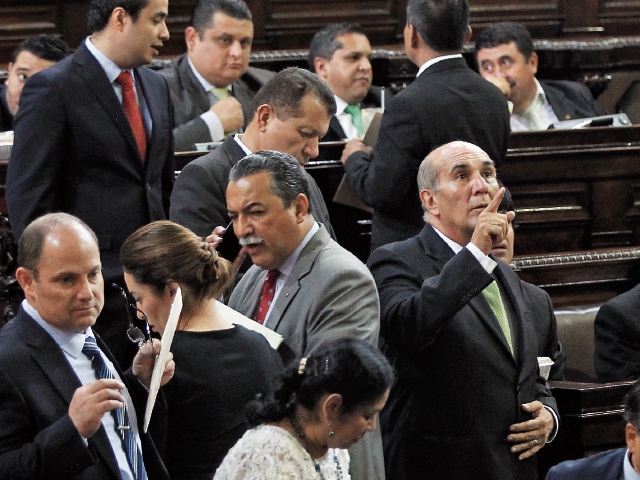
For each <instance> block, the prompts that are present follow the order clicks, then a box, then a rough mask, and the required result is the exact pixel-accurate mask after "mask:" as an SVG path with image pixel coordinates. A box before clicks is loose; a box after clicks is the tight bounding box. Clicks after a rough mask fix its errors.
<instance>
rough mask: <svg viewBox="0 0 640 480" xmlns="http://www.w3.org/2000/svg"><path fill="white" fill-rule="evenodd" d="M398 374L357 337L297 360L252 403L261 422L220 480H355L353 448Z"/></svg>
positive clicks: (232, 454) (255, 420) (228, 460)
mask: <svg viewBox="0 0 640 480" xmlns="http://www.w3.org/2000/svg"><path fill="white" fill-rule="evenodd" d="M176 365H177V362H176ZM393 378H394V373H393V369H392V368H391V366H390V365H389V363H388V362H387V360H386V358H385V357H384V355H382V353H380V351H379V350H377V349H376V348H375V347H372V346H371V345H369V344H368V343H366V342H363V341H361V340H356V339H350V338H343V339H340V340H336V341H334V342H332V343H330V344H328V345H326V346H325V347H323V348H322V349H320V350H318V351H317V352H316V353H314V354H313V355H312V356H310V357H309V358H303V359H302V360H301V361H300V362H299V363H295V362H294V364H293V365H292V366H291V367H289V369H288V370H287V371H286V372H285V374H284V375H283V377H282V381H281V386H280V387H279V389H278V390H277V391H276V392H275V394H274V395H273V396H272V397H267V398H266V399H264V400H260V401H256V402H253V403H251V404H250V405H249V407H248V409H247V412H248V419H249V423H251V424H252V425H253V426H254V427H255V428H253V429H251V430H249V431H247V433H245V434H244V436H243V437H242V438H241V439H240V440H239V441H238V443H237V444H236V445H235V446H234V447H233V448H232V449H231V450H230V451H229V453H228V454H227V456H226V457H225V459H224V461H223V462H222V465H220V468H218V471H217V472H216V475H215V477H214V480H272V479H278V480H330V479H331V480H348V479H349V478H351V477H350V476H349V452H348V451H347V450H346V449H347V448H349V447H350V446H351V445H353V444H354V443H356V442H357V441H358V440H360V439H361V438H362V437H363V436H364V435H365V434H366V433H367V432H370V431H371V430H373V429H374V427H375V422H376V420H375V419H376V415H377V413H378V412H379V411H380V410H381V409H382V407H383V406H384V404H385V402H386V401H387V397H388V396H389V389H390V388H391V384H392V382H393Z"/></svg>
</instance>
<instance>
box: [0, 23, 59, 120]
mask: <svg viewBox="0 0 640 480" xmlns="http://www.w3.org/2000/svg"><path fill="white" fill-rule="evenodd" d="M70 53H71V50H69V45H67V44H66V43H65V42H64V41H63V40H61V39H59V38H58V37H54V36H53V35H36V36H35V37H29V38H27V39H26V40H24V41H23V42H22V43H21V44H20V45H18V48H16V50H15V51H14V52H13V56H12V58H11V61H10V62H9V65H8V70H9V76H8V77H7V80H6V81H5V82H4V85H1V86H0V132H4V131H7V130H13V117H15V115H16V113H18V107H19V105H20V104H19V102H20V94H21V93H22V87H23V86H24V84H25V82H26V81H27V80H29V77H31V75H34V74H36V73H38V72H39V71H41V70H44V69H45V68H48V67H50V66H51V65H53V64H54V63H57V62H59V61H60V60H62V59H63V58H65V57H66V56H68V55H69V54H70Z"/></svg>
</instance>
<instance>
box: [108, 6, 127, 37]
mask: <svg viewBox="0 0 640 480" xmlns="http://www.w3.org/2000/svg"><path fill="white" fill-rule="evenodd" d="M127 18H129V19H131V16H130V15H129V14H128V13H127V11H126V10H125V9H124V8H122V7H116V8H114V9H113V11H112V12H111V16H110V17H109V23H110V24H112V25H114V26H115V27H116V28H117V29H118V31H120V32H121V31H122V30H124V26H125V23H126V20H127Z"/></svg>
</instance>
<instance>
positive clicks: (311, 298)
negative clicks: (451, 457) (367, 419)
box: [229, 225, 384, 480]
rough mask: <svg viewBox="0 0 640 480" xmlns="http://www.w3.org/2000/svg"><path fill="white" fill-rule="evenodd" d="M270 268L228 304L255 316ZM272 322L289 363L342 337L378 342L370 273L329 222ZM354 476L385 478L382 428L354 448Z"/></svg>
mask: <svg viewBox="0 0 640 480" xmlns="http://www.w3.org/2000/svg"><path fill="white" fill-rule="evenodd" d="M266 275H267V272H266V270H264V269H262V268H260V267H258V266H256V265H254V266H252V267H251V268H250V269H249V270H248V271H247V273H245V275H244V276H243V277H242V280H240V282H239V283H238V285H237V286H236V288H235V289H234V290H233V294H232V295H231V299H230V300H229V306H230V307H232V308H233V309H235V310H237V311H238V312H240V313H242V314H244V315H246V316H248V317H252V316H253V313H254V311H255V309H256V306H257V305H258V301H259V299H260V291H261V289H262V284H263V283H264V279H265V277H266ZM267 326H268V327H270V328H271V329H272V330H275V331H276V332H278V333H279V334H280V335H282V336H283V337H284V342H283V343H282V345H281V346H280V348H279V349H278V351H279V353H280V355H281V356H282V359H283V363H284V364H285V365H287V364H289V363H291V362H292V361H293V360H294V359H296V358H300V357H303V356H305V357H306V356H308V355H310V354H312V353H313V352H314V351H316V350H318V348H319V347H320V346H322V345H325V344H327V343H329V342H331V341H332V340H336V339H338V338H342V337H355V338H360V339H362V340H365V341H367V342H369V343H371V344H372V345H376V346H377V344H378V332H379V329H380V305H379V301H378V292H377V290H376V286H375V283H374V281H373V277H372V276H371V273H370V272H369V270H368V269H367V267H366V266H365V265H364V264H363V263H362V262H361V261H360V260H358V259H357V258H356V257H355V256H354V255H353V254H351V253H350V252H348V251H347V250H345V249H344V248H342V247H341V246H340V245H338V244H337V243H336V242H335V241H333V240H332V239H331V238H330V237H329V234H328V233H327V230H326V229H325V228H324V226H322V225H321V226H320V230H319V231H318V232H316V234H315V235H314V236H313V237H312V238H311V240H310V241H309V243H308V244H307V245H306V246H305V247H304V248H303V249H302V252H300V256H299V257H298V261H297V262H296V264H295V265H294V267H293V270H292V271H291V275H289V278H287V281H286V283H285V284H284V286H283V287H282V291H281V292H280V294H279V296H278V298H277V299H276V303H275V305H274V306H273V310H272V311H271V314H270V315H269V319H268V321H267ZM349 454H350V455H351V477H352V478H353V480H383V479H384V464H383V455H382V440H381V437H380V430H379V428H378V427H377V426H376V430H374V431H373V432H371V433H369V434H367V435H365V437H364V438H363V439H362V440H361V441H359V442H358V443H356V444H355V445H354V446H353V447H351V448H350V449H349Z"/></svg>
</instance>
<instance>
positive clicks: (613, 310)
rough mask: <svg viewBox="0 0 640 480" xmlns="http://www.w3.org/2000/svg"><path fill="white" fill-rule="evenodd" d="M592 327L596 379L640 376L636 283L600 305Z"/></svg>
mask: <svg viewBox="0 0 640 480" xmlns="http://www.w3.org/2000/svg"><path fill="white" fill-rule="evenodd" d="M593 330H594V343H595V351H594V355H593V360H594V365H595V369H596V375H597V376H598V381H599V382H619V381H621V380H637V379H638V378H640V285H636V286H635V287H634V288H632V289H631V290H629V291H628V292H625V293H623V294H622V295H618V296H617V297H615V298H612V299H611V300H609V301H608V302H606V303H605V304H604V305H602V307H600V310H598V314H597V315H596V320H595V323H594V326H593Z"/></svg>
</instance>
